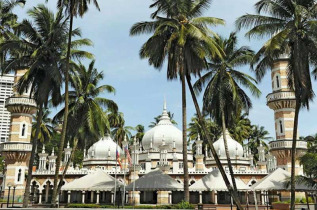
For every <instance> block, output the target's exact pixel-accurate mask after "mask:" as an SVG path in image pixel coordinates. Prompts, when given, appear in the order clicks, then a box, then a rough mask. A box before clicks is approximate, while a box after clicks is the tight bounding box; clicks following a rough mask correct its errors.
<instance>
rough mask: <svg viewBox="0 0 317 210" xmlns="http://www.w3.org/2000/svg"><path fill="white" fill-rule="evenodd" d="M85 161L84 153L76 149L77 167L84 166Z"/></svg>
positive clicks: (75, 159) (75, 162)
mask: <svg viewBox="0 0 317 210" xmlns="http://www.w3.org/2000/svg"><path fill="white" fill-rule="evenodd" d="M83 160H84V152H83V151H81V150H78V149H76V150H75V152H74V157H73V162H74V164H75V165H82V163H83Z"/></svg>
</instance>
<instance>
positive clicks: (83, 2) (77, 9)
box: [47, 0, 99, 207]
mask: <svg viewBox="0 0 317 210" xmlns="http://www.w3.org/2000/svg"><path fill="white" fill-rule="evenodd" d="M47 1H48V0H47ZM91 2H93V3H94V5H95V6H96V8H97V9H98V10H99V5H98V2H97V0H58V1H57V7H58V8H59V9H65V13H66V14H68V15H69V34H68V42H67V43H68V45H67V55H66V66H65V69H64V76H65V114H64V119H63V128H62V133H61V144H60V147H59V150H58V153H57V160H56V170H55V177H54V188H53V196H52V206H53V207H56V198H57V191H58V189H57V180H58V173H59V172H58V171H59V167H60V161H61V159H62V155H63V154H62V152H63V146H64V142H65V138H66V130H67V118H68V103H69V101H68V100H69V99H68V97H69V96H68V90H69V87H68V86H69V69H70V59H71V43H72V33H71V32H72V31H73V20H74V17H77V16H78V15H79V16H80V17H83V15H84V14H85V13H86V12H87V11H88V5H89V4H90V3H91Z"/></svg>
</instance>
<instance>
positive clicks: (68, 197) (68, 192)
mask: <svg viewBox="0 0 317 210" xmlns="http://www.w3.org/2000/svg"><path fill="white" fill-rule="evenodd" d="M70 195H71V191H67V203H70Z"/></svg>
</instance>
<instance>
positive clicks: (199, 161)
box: [195, 134, 205, 171]
mask: <svg viewBox="0 0 317 210" xmlns="http://www.w3.org/2000/svg"><path fill="white" fill-rule="evenodd" d="M195 158H196V167H195V168H196V171H204V169H205V164H204V155H203V141H202V140H200V135H199V134H198V137H197V140H196V155H195Z"/></svg>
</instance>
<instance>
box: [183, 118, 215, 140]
mask: <svg viewBox="0 0 317 210" xmlns="http://www.w3.org/2000/svg"><path fill="white" fill-rule="evenodd" d="M204 121H205V125H206V126H207V129H208V130H209V134H211V137H212V139H213V141H216V140H217V139H218V138H219V136H220V134H221V128H219V126H218V125H217V124H216V123H215V122H213V121H212V120H211V118H206V116H205V117H204ZM198 135H199V136H203V129H202V126H201V124H200V122H199V119H198V117H197V114H195V116H194V117H192V118H191V122H190V123H189V124H188V138H189V140H196V139H197V138H198Z"/></svg>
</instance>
